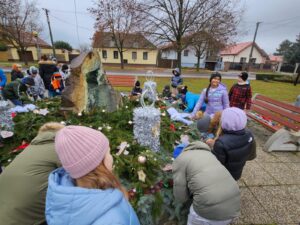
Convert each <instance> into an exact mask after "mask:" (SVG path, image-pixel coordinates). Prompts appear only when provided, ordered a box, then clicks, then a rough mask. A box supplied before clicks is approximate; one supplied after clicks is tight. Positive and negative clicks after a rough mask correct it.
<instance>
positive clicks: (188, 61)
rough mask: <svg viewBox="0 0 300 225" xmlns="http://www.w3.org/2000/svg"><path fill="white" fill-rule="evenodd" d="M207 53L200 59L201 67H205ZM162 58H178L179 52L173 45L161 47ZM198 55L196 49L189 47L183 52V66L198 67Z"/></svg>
mask: <svg viewBox="0 0 300 225" xmlns="http://www.w3.org/2000/svg"><path fill="white" fill-rule="evenodd" d="M205 58H206V57H205V54H203V56H202V58H201V59H200V66H199V67H200V68H205ZM161 59H167V60H174V61H176V60H177V52H176V50H175V49H174V47H173V46H172V45H168V46H165V47H163V48H161ZM196 64H197V57H196V52H195V49H194V48H192V47H189V46H188V47H187V48H185V49H184V50H183V51H182V52H181V66H182V67H191V68H193V67H196Z"/></svg>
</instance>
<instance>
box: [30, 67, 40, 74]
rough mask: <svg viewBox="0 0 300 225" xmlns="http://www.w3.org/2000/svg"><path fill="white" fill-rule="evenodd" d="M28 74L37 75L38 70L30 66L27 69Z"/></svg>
mask: <svg viewBox="0 0 300 225" xmlns="http://www.w3.org/2000/svg"><path fill="white" fill-rule="evenodd" d="M29 73H30V74H37V73H38V69H37V68H36V67H35V66H31V67H30V68H29Z"/></svg>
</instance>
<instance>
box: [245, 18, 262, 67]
mask: <svg viewBox="0 0 300 225" xmlns="http://www.w3.org/2000/svg"><path fill="white" fill-rule="evenodd" d="M261 23H262V22H257V23H256V29H255V33H254V38H253V42H252V45H251V50H250V55H249V61H248V69H249V67H250V62H251V58H252V54H253V47H254V43H255V39H256V35H257V30H258V27H259V24H261Z"/></svg>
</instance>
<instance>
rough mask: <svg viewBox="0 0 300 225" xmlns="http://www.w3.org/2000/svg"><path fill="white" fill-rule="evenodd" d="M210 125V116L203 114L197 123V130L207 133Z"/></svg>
mask: <svg viewBox="0 0 300 225" xmlns="http://www.w3.org/2000/svg"><path fill="white" fill-rule="evenodd" d="M209 124H210V116H209V115H208V114H206V113H205V114H204V115H203V117H202V118H201V119H199V120H198V121H197V128H198V130H199V131H200V132H207V131H208V128H209Z"/></svg>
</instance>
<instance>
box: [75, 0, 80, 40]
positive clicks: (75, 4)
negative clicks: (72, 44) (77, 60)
mask: <svg viewBox="0 0 300 225" xmlns="http://www.w3.org/2000/svg"><path fill="white" fill-rule="evenodd" d="M74 8H75V19H76V20H75V21H76V32H77V39H78V45H80V39H79V31H78V18H77V12H76V11H77V9H76V0H74Z"/></svg>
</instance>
